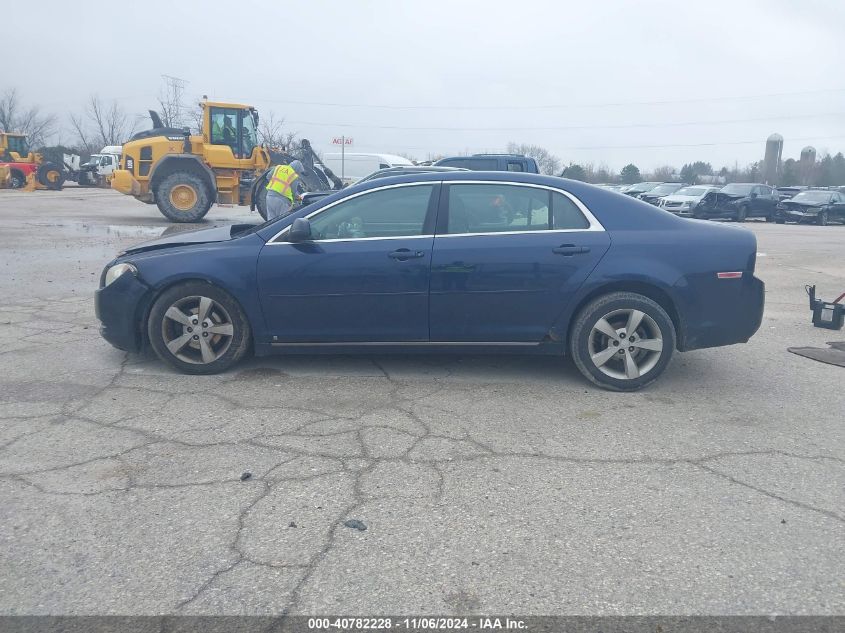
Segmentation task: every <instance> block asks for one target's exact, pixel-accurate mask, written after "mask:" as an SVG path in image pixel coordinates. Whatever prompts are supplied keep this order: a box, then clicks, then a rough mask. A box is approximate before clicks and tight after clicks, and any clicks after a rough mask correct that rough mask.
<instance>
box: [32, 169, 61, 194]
mask: <svg viewBox="0 0 845 633" xmlns="http://www.w3.org/2000/svg"><path fill="white" fill-rule="evenodd" d="M35 176H36V178H37V179H38V182H40V183H41V184H42V185H44V186H45V187H47V189H50V190H51V191H61V190H62V185H63V184H65V174H64V172H63V171H62V170H61V168H60V167H59V166H58V165H56V163H42V164H41V165H39V167H38V172H37V173H36V174H35Z"/></svg>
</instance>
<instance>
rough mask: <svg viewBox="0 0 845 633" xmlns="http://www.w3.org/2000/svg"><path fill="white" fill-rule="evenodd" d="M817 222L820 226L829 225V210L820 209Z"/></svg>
mask: <svg viewBox="0 0 845 633" xmlns="http://www.w3.org/2000/svg"><path fill="white" fill-rule="evenodd" d="M816 224H817V225H819V226H827V211H825V210H821V211H819V214H818V215H817V216H816Z"/></svg>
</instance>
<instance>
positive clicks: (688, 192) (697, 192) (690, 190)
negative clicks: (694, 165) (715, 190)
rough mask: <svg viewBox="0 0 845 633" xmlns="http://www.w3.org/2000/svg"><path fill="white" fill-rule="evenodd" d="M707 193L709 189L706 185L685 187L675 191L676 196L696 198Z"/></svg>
mask: <svg viewBox="0 0 845 633" xmlns="http://www.w3.org/2000/svg"><path fill="white" fill-rule="evenodd" d="M705 193H707V189H705V188H704V187H684V188H683V189H678V190H677V191H676V192H675V195H676V196H694V197H696V198H700V197H701V196H703V195H704V194H705Z"/></svg>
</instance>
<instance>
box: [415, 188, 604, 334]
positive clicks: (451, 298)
mask: <svg viewBox="0 0 845 633" xmlns="http://www.w3.org/2000/svg"><path fill="white" fill-rule="evenodd" d="M440 200H441V204H440V210H439V213H438V219H437V231H436V235H435V238H434V253H433V255H432V266H431V293H430V299H429V305H430V314H431V316H430V331H431V341H432V342H446V343H450V342H459V343H484V342H490V343H526V344H527V343H539V342H540V341H541V340H542V339H543V338H544V337H545V336H546V335H547V334H548V332H549V329H550V328H551V327H552V325H553V323H554V322H555V320H556V318H557V317H558V316H559V315H560V314H561V312H562V311H563V309H564V308H565V307H566V305H567V303H568V302H569V301H570V299H571V297H572V296H573V294H574V293H575V291H576V290H577V289H578V287H579V286H580V285H581V284H582V283H583V281H584V280H585V279H586V277H587V275H589V273H590V272H591V271H592V270H593V268H595V266H596V264H597V263H598V262H599V260H600V259H601V258H602V256H603V255H604V253H605V252H606V251H607V249H608V247H609V245H610V239H609V237H608V235H607V233H606V232H605V231H604V229H603V228H602V227H601V225H600V224H599V223H598V221H597V220H596V219H595V218H594V217H593V216H592V214H590V213H589V211H588V210H587V209H586V208H585V207H583V205H581V204H580V202H578V201H576V200H575V199H574V198H573V197H572V196H571V195H570V194H568V193H564V192H562V191H559V190H555V189H553V188H550V187H544V186H539V185H526V184H518V183H499V182H451V183H446V182H444V183H443V190H442V192H441V196H440Z"/></svg>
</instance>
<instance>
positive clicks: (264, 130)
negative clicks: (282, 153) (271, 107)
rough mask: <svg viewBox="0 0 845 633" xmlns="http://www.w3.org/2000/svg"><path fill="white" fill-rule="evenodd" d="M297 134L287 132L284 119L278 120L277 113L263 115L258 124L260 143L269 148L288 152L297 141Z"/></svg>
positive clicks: (271, 112)
mask: <svg viewBox="0 0 845 633" xmlns="http://www.w3.org/2000/svg"><path fill="white" fill-rule="evenodd" d="M297 137H298V134H297V133H296V132H290V131H285V120H284V118H276V113H275V112H273V111H270V113H269V114H266V115H263V116H262V117H261V119H260V123H259V124H258V142H259V143H261V144H262V145H267V146H268V147H272V148H277V149H281V150H287V149H289V148H290V147H292V146H293V144H294V143H295V142H296V141H297Z"/></svg>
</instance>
